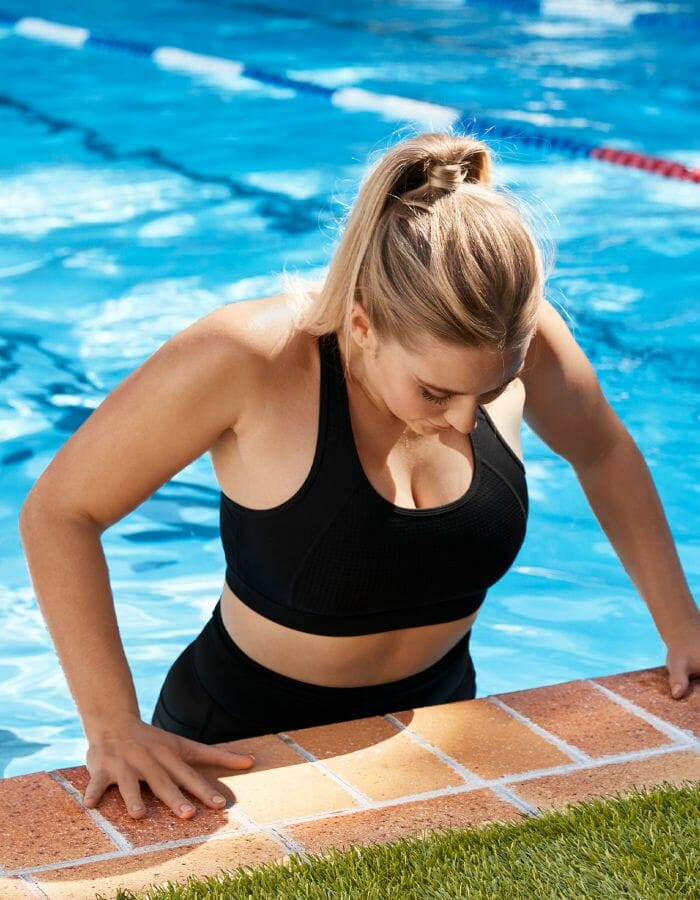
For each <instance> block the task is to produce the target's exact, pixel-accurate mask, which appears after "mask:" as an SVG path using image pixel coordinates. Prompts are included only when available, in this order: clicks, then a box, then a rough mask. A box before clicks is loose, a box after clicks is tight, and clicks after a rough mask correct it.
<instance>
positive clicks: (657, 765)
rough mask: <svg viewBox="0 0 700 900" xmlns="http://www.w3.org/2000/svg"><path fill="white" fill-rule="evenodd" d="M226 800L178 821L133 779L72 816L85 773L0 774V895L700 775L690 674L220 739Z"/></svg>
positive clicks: (573, 686) (182, 874)
mask: <svg viewBox="0 0 700 900" xmlns="http://www.w3.org/2000/svg"><path fill="white" fill-rule="evenodd" d="M228 746H230V747H232V748H234V749H240V750H241V752H248V751H250V752H252V753H254V754H255V757H256V762H255V764H254V766H253V767H252V768H251V769H249V770H247V771H245V772H239V773H237V774H231V770H223V769H214V768H213V767H209V766H202V767H201V770H202V771H203V772H205V773H206V775H207V777H209V779H210V780H212V781H213V780H216V781H218V784H219V786H220V787H221V789H222V791H223V793H224V794H225V795H226V796H227V797H228V800H229V803H228V806H227V808H226V809H224V810H221V811H215V810H211V809H208V808H206V807H203V806H202V805H201V803H199V801H196V800H195V801H194V803H195V806H196V807H197V814H196V816H195V817H194V818H192V819H189V820H182V819H179V818H177V817H175V816H174V815H173V814H172V813H171V812H170V810H169V809H167V808H166V807H165V806H164V804H163V803H162V802H161V801H159V800H158V799H157V798H155V797H154V796H153V794H152V793H151V792H150V790H149V789H148V788H147V787H146V785H145V784H142V789H143V790H142V795H143V797H144V800H145V802H146V816H145V817H144V818H143V819H140V820H135V819H131V817H130V816H128V814H127V813H126V812H125V810H124V807H123V801H122V799H121V796H120V795H119V793H118V790H117V788H116V786H112V787H110V788H109V789H108V790H107V792H106V793H105V795H104V797H103V799H102V801H101V803H100V805H99V807H98V808H97V809H85V808H84V807H83V806H82V802H81V798H82V794H83V791H84V789H85V787H86V785H87V771H86V769H85V767H84V766H76V767H73V768H68V769H57V770H54V771H52V772H37V773H35V774H31V775H19V776H17V777H14V778H7V779H4V780H0V810H2V813H1V814H0V897H3V898H4V897H8V898H12V897H50V898H81V900H83V898H85V897H92V896H94V895H95V894H96V893H97V892H98V891H99V892H101V893H103V894H104V895H105V896H107V897H113V896H114V895H115V893H116V890H117V888H118V887H123V888H130V889H131V890H133V891H139V890H141V889H144V888H145V887H146V886H148V885H151V884H158V883H160V882H166V881H181V882H182V881H186V880H187V878H188V877H189V876H191V875H194V876H198V877H205V876H208V875H217V874H221V872H223V871H231V870H235V869H236V868H238V867H241V866H245V867H252V866H255V865H257V864H259V863H262V862H264V861H270V860H285V859H288V858H289V857H290V856H292V855H294V854H301V855H302V856H303V855H305V853H322V852H324V851H327V850H328V849H329V848H331V847H336V848H338V849H343V848H346V847H348V846H350V845H352V844H370V843H373V842H389V841H395V840H397V839H399V838H400V837H405V836H408V835H420V834H422V833H424V832H425V831H426V830H430V829H435V828H444V827H447V828H460V827H468V826H476V825H479V824H482V823H485V822H492V821H500V822H509V821H518V820H520V819H522V818H524V817H525V816H536V815H539V814H540V813H541V812H542V811H545V810H549V809H554V808H561V807H563V806H565V805H566V804H567V803H576V802H579V801H582V800H587V799H590V798H593V797H597V796H605V795H608V796H611V795H615V794H621V793H624V792H625V791H627V790H629V789H631V788H632V787H633V786H637V787H640V788H641V787H652V786H654V785H658V784H661V783H663V782H671V783H674V784H679V785H680V784H682V783H684V782H699V781H700V682H698V681H697V680H694V681H693V682H691V687H690V690H689V691H688V693H687V695H686V697H684V698H683V699H682V700H674V699H673V698H672V697H671V696H670V694H669V690H668V675H667V672H666V669H665V667H662V666H660V667H657V668H653V669H643V670H641V671H637V672H625V673H622V674H620V675H608V676H605V677H601V678H592V679H589V680H585V681H578V680H577V681H567V682H564V683H562V684H555V685H548V686H546V687H540V688H534V689H529V690H524V691H515V692H512V693H505V694H494V695H492V696H489V697H484V698H478V699H476V700H465V701H457V702H455V703H445V704H443V705H441V706H427V707H422V708H416V709H410V710H401V711H397V712H394V713H390V714H387V715H385V716H372V717H369V718H364V719H355V720H353V721H350V722H341V723H337V724H333V725H325V726H322V727H318V728H304V729H300V730H298V731H289V732H285V733H280V734H277V735H265V736H263V737H256V738H250V739H248V740H240V741H232V742H231V743H230V744H229V745H228Z"/></svg>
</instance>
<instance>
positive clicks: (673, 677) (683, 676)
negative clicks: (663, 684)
mask: <svg viewBox="0 0 700 900" xmlns="http://www.w3.org/2000/svg"><path fill="white" fill-rule="evenodd" d="M667 668H668V680H669V683H670V686H671V696H673V697H675V699H676V700H679V699H680V698H681V697H682V696H683V695H684V694H685V692H686V691H687V690H688V675H687V673H686V671H685V668H684V666H682V665H680V664H678V663H676V664H671V665H670V666H667Z"/></svg>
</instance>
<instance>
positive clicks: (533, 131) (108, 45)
mask: <svg viewBox="0 0 700 900" xmlns="http://www.w3.org/2000/svg"><path fill="white" fill-rule="evenodd" d="M0 27H4V28H7V29H9V30H10V31H12V32H14V33H15V34H18V35H21V36H22V37H24V38H28V39H29V40H36V41H42V42H44V43H49V44H57V45H60V46H63V47H70V48H72V49H76V50H78V49H83V48H85V47H95V48H99V49H101V50H110V51H114V52H118V53H127V54H130V55H132V56H139V57H143V58H149V59H151V60H152V61H153V62H154V63H155V64H156V65H157V66H159V67H160V68H161V69H165V70H167V71H171V72H178V73H181V74H185V75H189V76H194V77H197V76H201V75H204V76H210V77H211V76H213V77H214V78H223V79H225V80H226V81H227V82H228V83H229V84H230V82H231V80H233V81H235V80H236V79H237V78H247V79H251V80H253V81H257V82H259V83H260V84H268V85H274V86H275V87H283V88H290V89H292V90H294V91H299V92H300V93H306V94H312V95H315V96H318V97H323V98H325V99H326V100H328V101H329V102H330V103H331V104H332V105H333V106H336V107H338V108H340V109H344V110H346V111H348V112H364V113H377V114H379V115H381V116H383V117H384V118H386V119H389V120H393V121H402V122H403V121H406V120H409V121H413V122H417V123H427V124H428V127H429V128H438V129H444V130H449V129H457V130H459V129H465V130H467V131H469V132H470V133H474V132H475V131H477V132H482V131H485V130H487V131H489V133H490V134H491V135H495V136H497V137H501V138H509V139H510V140H513V141H515V142H516V143H519V144H522V145H525V146H533V147H542V148H545V149H547V150H554V151H556V152H559V153H561V154H563V155H565V156H570V157H573V158H584V159H595V160H600V161H601V162H607V163H611V164H613V165H617V166H625V167H627V168H634V169H639V170H641V171H644V172H649V173H650V174H653V175H659V176H661V177H663V178H671V179H675V180H677V181H689V182H692V183H694V184H700V169H690V168H688V167H687V166H685V165H683V163H680V162H676V161H674V160H670V159H664V158H662V157H657V156H651V155H649V154H648V153H640V152H638V151H634V150H622V149H619V148H617V147H607V146H604V145H599V144H591V143H588V142H586V141H582V140H579V139H575V138H568V137H564V136H561V135H558V134H556V133H554V132H552V131H550V130H548V129H544V128H541V127H537V126H532V125H526V124H523V123H520V122H518V123H514V122H504V121H502V120H495V119H489V118H485V117H482V116H480V117H475V116H472V115H469V114H468V113H466V112H464V111H462V110H459V109H455V108H454V107H451V106H444V105H442V104H439V103H432V102H429V101H425V100H416V99H414V98H412V97H402V96H398V95H396V94H382V93H379V92H376V91H369V90H365V89H363V88H357V87H341V88H329V87H325V86H324V85H320V84H316V83H314V82H312V81H304V80H302V79H298V78H292V77H290V76H288V75H284V74H282V73H276V72H269V71H267V70H264V69H261V68H259V67H258V66H253V65H248V64H247V63H245V62H242V61H239V60H234V59H228V58H226V57H222V56H209V55H207V54H204V53H193V52H192V51H190V50H183V49H182V48H180V47H167V46H165V47H155V46H152V45H150V44H145V43H142V42H140V41H133V40H128V39H127V40H125V39H124V38H114V37H109V36H103V35H95V34H92V33H91V32H90V31H88V30H87V29H86V28H79V27H76V26H74V25H64V24H62V23H60V22H52V21H49V20H48V19H38V18H32V17H30V16H22V17H16V16H11V15H8V14H7V13H3V12H2V11H0Z"/></svg>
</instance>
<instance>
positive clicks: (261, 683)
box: [194, 599, 473, 708]
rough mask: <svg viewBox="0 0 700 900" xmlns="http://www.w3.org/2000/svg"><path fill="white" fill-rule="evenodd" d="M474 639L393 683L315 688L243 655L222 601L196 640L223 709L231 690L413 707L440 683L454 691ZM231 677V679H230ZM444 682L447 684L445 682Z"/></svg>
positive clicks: (197, 656) (201, 670) (208, 683)
mask: <svg viewBox="0 0 700 900" xmlns="http://www.w3.org/2000/svg"><path fill="white" fill-rule="evenodd" d="M470 637H471V629H470V630H469V631H468V632H467V633H466V634H465V635H463V637H461V638H460V640H459V641H458V642H457V643H456V644H455V645H454V646H453V647H452V648H451V649H450V650H448V652H447V653H446V654H444V655H443V656H441V657H440V659H438V660H437V661H436V662H434V663H433V664H432V665H430V666H428V667H427V668H426V669H422V670H421V671H419V672H415V673H413V674H412V675H407V676H405V677H404V678H399V679H397V680H395V681H389V682H383V683H380V684H370V685H361V686H356V687H335V686H330V685H320V684H313V683H311V682H307V681H300V680H298V679H296V678H290V677H289V676H287V675H282V674H281V673H279V672H275V671H273V670H272V669H269V668H267V666H263V665H261V664H260V663H259V662H257V661H256V660H254V659H252V657H250V656H248V655H247V654H246V653H244V651H243V650H242V649H241V648H240V647H239V646H238V644H236V642H235V641H234V640H233V638H232V637H231V635H230V634H229V633H228V631H227V630H226V627H225V625H224V623H223V620H222V617H221V599H219V601H218V602H217V604H216V606H215V608H214V611H213V614H212V618H211V620H210V621H209V622H208V623H207V625H206V626H205V628H204V629H203V631H202V633H201V634H200V636H199V638H197V640H196V641H195V648H194V651H195V652H194V661H195V667H196V670H197V674H198V675H199V677H200V680H201V682H202V684H203V686H204V687H205V689H206V690H207V691H208V693H209V694H210V695H211V696H212V697H213V698H214V699H215V700H216V701H217V703H219V705H221V706H223V707H224V708H226V707H227V706H229V705H230V703H231V699H230V697H231V692H232V691H235V692H236V694H243V695H246V694H249V693H251V695H252V692H255V693H256V695H257V696H258V698H259V697H260V694H261V692H262V693H266V691H269V692H270V696H272V694H274V695H275V696H276V698H277V699H279V698H280V697H283V696H284V695H285V694H286V695H288V696H289V695H292V696H293V697H296V698H298V699H301V700H310V701H315V702H316V703H323V702H324V701H326V702H327V703H329V704H334V703H341V704H342V703H343V702H347V703H350V705H351V706H353V707H354V706H357V705H360V704H363V703H372V704H374V703H378V704H381V703H382V702H383V701H384V700H387V701H389V702H391V701H393V700H395V699H399V698H403V699H405V700H406V701H408V703H409V704H410V702H412V701H413V700H414V699H415V700H417V701H420V700H421V698H422V697H423V696H426V695H427V693H428V692H429V691H430V689H431V688H434V687H435V686H436V685H439V686H440V693H443V691H444V692H445V693H446V695H447V693H449V692H451V691H453V690H455V689H456V687H457V685H458V683H459V681H460V679H461V678H462V677H463V675H464V672H465V669H466V668H469V667H472V666H473V664H472V660H471V656H470V654H469V639H470ZM222 657H223V661H222ZM226 660H228V663H227V662H226ZM227 669H228V671H227ZM227 675H228V676H230V679H231V680H228V681H227ZM443 681H444V682H445V684H444V685H442V684H441V682H443ZM453 682H454V683H453ZM240 699H241V700H243V699H244V697H241V698H240ZM397 708H398V707H397ZM406 708H408V707H406Z"/></svg>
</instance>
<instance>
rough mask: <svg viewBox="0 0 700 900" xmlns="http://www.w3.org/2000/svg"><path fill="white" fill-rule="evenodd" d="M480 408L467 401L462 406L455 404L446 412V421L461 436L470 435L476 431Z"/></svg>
mask: <svg viewBox="0 0 700 900" xmlns="http://www.w3.org/2000/svg"><path fill="white" fill-rule="evenodd" d="M478 408H479V407H478V404H477V403H475V402H474V401H473V400H471V401H470V400H469V399H465V400H464V402H462V403H461V404H455V405H454V406H451V407H450V409H448V410H446V411H445V414H444V419H445V421H447V422H448V423H449V424H450V425H451V426H452V427H453V428H454V429H455V430H456V431H459V432H460V433H461V434H470V433H471V432H472V431H476V426H477V419H476V414H477V410H478Z"/></svg>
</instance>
